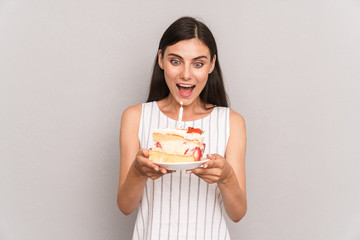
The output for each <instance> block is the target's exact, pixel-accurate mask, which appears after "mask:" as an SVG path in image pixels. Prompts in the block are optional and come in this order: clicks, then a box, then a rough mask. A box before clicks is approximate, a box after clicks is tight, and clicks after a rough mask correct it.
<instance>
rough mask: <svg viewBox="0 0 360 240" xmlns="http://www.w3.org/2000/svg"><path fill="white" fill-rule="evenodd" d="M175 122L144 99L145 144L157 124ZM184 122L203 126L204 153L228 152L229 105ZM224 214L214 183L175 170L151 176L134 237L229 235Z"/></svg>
mask: <svg viewBox="0 0 360 240" xmlns="http://www.w3.org/2000/svg"><path fill="white" fill-rule="evenodd" d="M176 125H177V121H176V120H173V119H170V118H168V117H167V116H165V115H164V114H163V113H162V112H161V111H160V109H159V107H158V105H157V103H156V101H154V102H149V103H144V104H143V105H142V113H141V121H140V126H139V140H140V145H141V148H147V149H148V148H150V147H151V146H152V145H153V140H152V132H153V131H154V130H155V129H157V128H175V127H176ZM184 126H185V128H187V127H195V128H200V129H202V130H203V131H205V132H204V143H205V144H206V147H205V153H204V154H205V155H204V156H206V154H207V153H217V154H219V155H221V156H224V154H225V150H226V145H227V142H228V138H229V129H230V126H229V108H226V107H215V108H214V109H213V110H212V112H211V113H210V115H208V116H206V117H204V118H202V119H199V120H195V121H189V122H184ZM224 214H226V213H225V210H224V209H223V205H222V198H221V194H220V190H219V188H218V187H217V184H216V183H214V184H209V183H206V182H205V181H204V180H202V179H200V178H199V177H197V176H196V175H194V174H186V173H185V171H179V170H177V171H176V172H173V173H169V174H166V175H164V176H163V177H161V178H158V179H156V180H151V179H148V181H147V183H146V185H145V188H144V193H143V196H142V200H141V202H140V204H139V207H138V213H137V218H136V222H135V227H134V232H133V240H143V239H146V240H151V239H154V240H155V239H156V240H158V239H164V240H166V239H171V240H172V239H174V240H177V239H181V240H182V239H194V240H208V239H214V240H215V239H216V240H217V239H221V240H223V239H224V240H225V239H230V236H229V232H228V228H227V226H226V222H225V218H224Z"/></svg>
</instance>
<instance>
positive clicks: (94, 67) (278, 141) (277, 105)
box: [0, 0, 360, 240]
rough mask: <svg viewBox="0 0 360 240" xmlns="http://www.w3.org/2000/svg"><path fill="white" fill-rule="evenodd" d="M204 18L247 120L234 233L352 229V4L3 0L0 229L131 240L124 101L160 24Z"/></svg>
mask: <svg viewBox="0 0 360 240" xmlns="http://www.w3.org/2000/svg"><path fill="white" fill-rule="evenodd" d="M184 15H191V16H194V17H197V18H199V19H200V20H202V21H204V22H205V23H206V24H207V25H208V26H209V27H210V28H211V29H212V31H213V33H214V35H215V38H216V39H217V42H218V48H219V59H220V62H221V65H222V68H223V72H224V77H225V82H226V87H227V90H228V93H229V96H230V99H231V107H232V108H233V109H234V110H235V111H237V112H239V113H241V114H242V115H243V116H244V117H245V119H246V123H247V135H248V149H247V158H246V166H247V187H248V191H247V193H248V213H247V215H246V216H245V218H244V219H243V220H242V221H241V222H239V223H237V224H235V223H230V224H229V227H230V231H231V236H232V238H233V239H251V240H263V239H264V240H265V239H266V240H289V239H292V240H293V239H299V240H300V239H301V240H303V239H307V240H308V239H310V240H317V239H326V240H338V239H347V240H355V239H360V227H359V226H360V191H359V189H360V177H359V171H360V163H359V162H360V161H359V160H360V151H359V148H358V146H357V145H358V143H359V133H360V131H359V123H360V108H359V102H360V97H359V93H358V92H359V89H360V84H359V80H360V77H359V76H360V66H359V65H360V64H359V60H360V47H359V45H360V2H359V1H355V0H338V1H333V0H329V1H325V0H324V1H314V0H302V1H300V0H299V1H295V0H291V1H290V0H289V1H284V0H274V1H268V0H255V1H254V0H246V1H205V0H199V1H189V0H185V1H168V0H155V1H115V0H101V1H100V0H98V1H95V0H72V1H45V0H38V1H35V0H33V1H26V0H14V1H10V0H0V239H1V240H20V239H21V240H22V239H27V240H45V239H53V240H58V239H59V240H60V239H61V240H63V239H66V240H78V239H88V240H97V239H102V240H104V239H106V240H115V239H129V238H130V237H131V235H132V230H133V222H134V219H135V214H132V215H131V216H129V217H125V216H123V215H122V214H121V213H120V211H119V210H118V209H117V206H116V194H117V184H118V172H119V155H120V154H119V148H118V135H119V129H120V119H121V114H122V111H123V110H124V109H125V108H126V107H127V106H130V105H134V104H137V103H141V102H144V101H145V100H146V94H147V89H148V86H149V79H150V74H151V68H152V65H153V60H154V58H155V54H156V49H157V45H158V42H159V40H160V37H161V34H162V33H163V31H164V30H165V29H166V27H167V26H168V25H169V24H170V23H171V22H173V21H174V20H176V19H177V18H179V17H181V16H184Z"/></svg>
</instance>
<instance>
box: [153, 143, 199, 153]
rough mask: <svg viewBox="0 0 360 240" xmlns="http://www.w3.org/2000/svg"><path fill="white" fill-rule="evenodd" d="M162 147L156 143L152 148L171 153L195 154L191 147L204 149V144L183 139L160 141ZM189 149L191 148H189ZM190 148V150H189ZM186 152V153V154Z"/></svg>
mask: <svg viewBox="0 0 360 240" xmlns="http://www.w3.org/2000/svg"><path fill="white" fill-rule="evenodd" d="M160 145H161V148H158V147H156V145H154V146H153V147H152V148H151V149H152V150H154V151H159V152H166V153H169V154H181V155H193V152H192V151H191V149H194V148H196V147H200V149H201V150H202V148H203V145H201V146H199V145H198V144H195V143H194V142H186V141H185V142H183V141H162V142H160ZM188 149H189V150H188ZM187 150H188V151H187ZM185 152H186V154H185Z"/></svg>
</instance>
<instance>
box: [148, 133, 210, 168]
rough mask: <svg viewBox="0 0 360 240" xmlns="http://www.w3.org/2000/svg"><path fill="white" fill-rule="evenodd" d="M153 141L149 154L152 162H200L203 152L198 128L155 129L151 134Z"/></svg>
mask: <svg viewBox="0 0 360 240" xmlns="http://www.w3.org/2000/svg"><path fill="white" fill-rule="evenodd" d="M153 140H154V141H155V144H154V145H153V146H152V147H151V148H150V149H149V150H150V151H149V154H150V160H152V161H154V162H166V163H180V162H195V161H200V160H201V157H202V156H203V154H204V150H205V143H203V141H204V137H203V132H202V130H201V129H199V128H191V127H189V128H188V129H182V128H181V129H179V128H176V129H170V128H164V129H157V130H155V131H154V132H153Z"/></svg>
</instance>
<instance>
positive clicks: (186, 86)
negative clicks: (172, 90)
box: [178, 84, 194, 88]
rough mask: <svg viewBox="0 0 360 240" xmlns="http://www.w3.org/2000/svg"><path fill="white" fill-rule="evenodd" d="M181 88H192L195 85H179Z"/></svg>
mask: <svg viewBox="0 0 360 240" xmlns="http://www.w3.org/2000/svg"><path fill="white" fill-rule="evenodd" d="M178 85H179V86H180V87H184V88H191V87H193V86H194V85H184V84H178Z"/></svg>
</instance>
